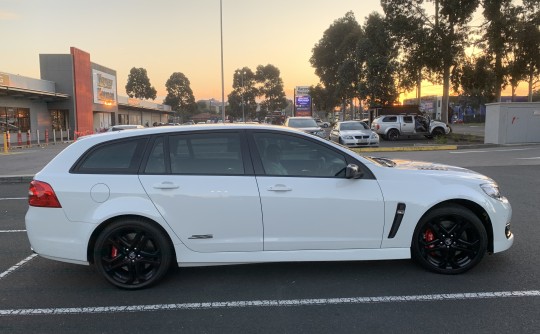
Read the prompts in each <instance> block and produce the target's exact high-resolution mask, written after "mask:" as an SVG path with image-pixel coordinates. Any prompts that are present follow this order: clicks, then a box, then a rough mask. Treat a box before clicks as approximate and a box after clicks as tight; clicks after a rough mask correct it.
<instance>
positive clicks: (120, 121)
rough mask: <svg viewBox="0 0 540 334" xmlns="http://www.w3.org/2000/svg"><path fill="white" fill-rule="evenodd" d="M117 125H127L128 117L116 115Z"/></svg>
mask: <svg viewBox="0 0 540 334" xmlns="http://www.w3.org/2000/svg"><path fill="white" fill-rule="evenodd" d="M118 124H129V115H124V114H118Z"/></svg>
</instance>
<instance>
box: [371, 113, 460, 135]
mask: <svg viewBox="0 0 540 334" xmlns="http://www.w3.org/2000/svg"><path fill="white" fill-rule="evenodd" d="M371 129H372V130H373V131H375V132H377V134H379V135H380V136H381V137H382V138H383V139H387V140H398V139H399V138H400V137H407V136H425V137H426V138H433V137H437V136H444V135H447V134H449V133H450V132H451V131H452V130H451V128H450V126H448V124H446V123H443V122H439V121H434V120H432V119H429V118H428V117H424V116H421V115H385V116H379V117H377V118H376V119H374V120H373V122H372V123H371Z"/></svg>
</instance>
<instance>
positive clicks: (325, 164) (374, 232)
mask: <svg viewBox="0 0 540 334" xmlns="http://www.w3.org/2000/svg"><path fill="white" fill-rule="evenodd" d="M250 146H251V148H252V150H253V153H252V154H253V157H254V160H253V161H254V167H255V172H256V174H257V176H256V178H257V184H258V186H259V191H260V196H261V204H262V210H263V223H264V250H265V251H273V250H277V251H289V250H316V249H321V250H331V249H358V248H379V247H380V245H381V237H382V232H383V223H384V212H383V211H384V201H383V197H382V194H381V190H380V188H379V186H378V183H377V181H376V180H375V179H374V177H373V176H372V175H371V173H370V172H369V171H368V170H366V172H367V173H366V174H365V176H364V178H362V179H354V180H353V179H346V178H345V176H344V174H345V173H344V170H345V167H346V166H347V164H348V163H349V161H350V159H351V158H350V157H347V156H346V155H345V154H344V153H343V152H341V151H339V150H335V149H334V148H331V147H329V146H327V145H325V144H323V143H320V142H318V141H315V140H312V139H310V138H307V137H305V136H300V135H296V134H282V133H272V132H262V131H261V132H257V131H255V132H253V137H252V138H251V145H250ZM275 146H277V147H279V148H280V150H281V153H280V164H281V165H282V166H283V168H284V169H285V170H286V173H279V174H278V173H272V172H271V171H272V168H270V165H271V164H273V163H274V162H273V161H271V160H272V159H273V156H274V154H273V152H274V150H275V149H274V148H275ZM267 150H270V151H272V159H270V157H269V156H267ZM362 167H363V166H362ZM364 168H365V167H364Z"/></svg>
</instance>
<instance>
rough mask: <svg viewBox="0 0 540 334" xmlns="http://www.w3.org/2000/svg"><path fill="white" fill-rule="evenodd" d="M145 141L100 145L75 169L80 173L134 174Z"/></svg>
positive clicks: (134, 140) (126, 141) (136, 140)
mask: <svg viewBox="0 0 540 334" xmlns="http://www.w3.org/2000/svg"><path fill="white" fill-rule="evenodd" d="M146 141H147V140H146V139H132V140H125V141H120V142H113V143H108V144H105V145H100V146H98V147H97V148H95V149H93V150H91V151H90V152H89V153H88V154H86V156H85V157H84V158H83V160H82V162H81V163H80V164H79V167H78V168H77V171H78V172H82V173H102V174H104V173H112V174H118V173H135V172H136V171H137V169H138V168H139V164H140V162H141V157H142V153H143V151H144V146H145V144H146Z"/></svg>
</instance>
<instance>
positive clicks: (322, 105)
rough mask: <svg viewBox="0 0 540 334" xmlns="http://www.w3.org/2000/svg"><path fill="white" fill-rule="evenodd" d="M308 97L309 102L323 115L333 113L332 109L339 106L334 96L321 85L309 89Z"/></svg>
mask: <svg viewBox="0 0 540 334" xmlns="http://www.w3.org/2000/svg"><path fill="white" fill-rule="evenodd" d="M309 95H310V96H311V101H313V104H314V106H315V108H316V109H317V110H318V111H324V113H325V114H326V113H328V112H333V110H334V108H335V107H336V106H337V105H339V100H336V94H335V93H334V92H332V91H330V90H329V89H328V88H326V87H324V86H323V85H322V84H320V83H319V84H317V85H316V86H311V87H309Z"/></svg>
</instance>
